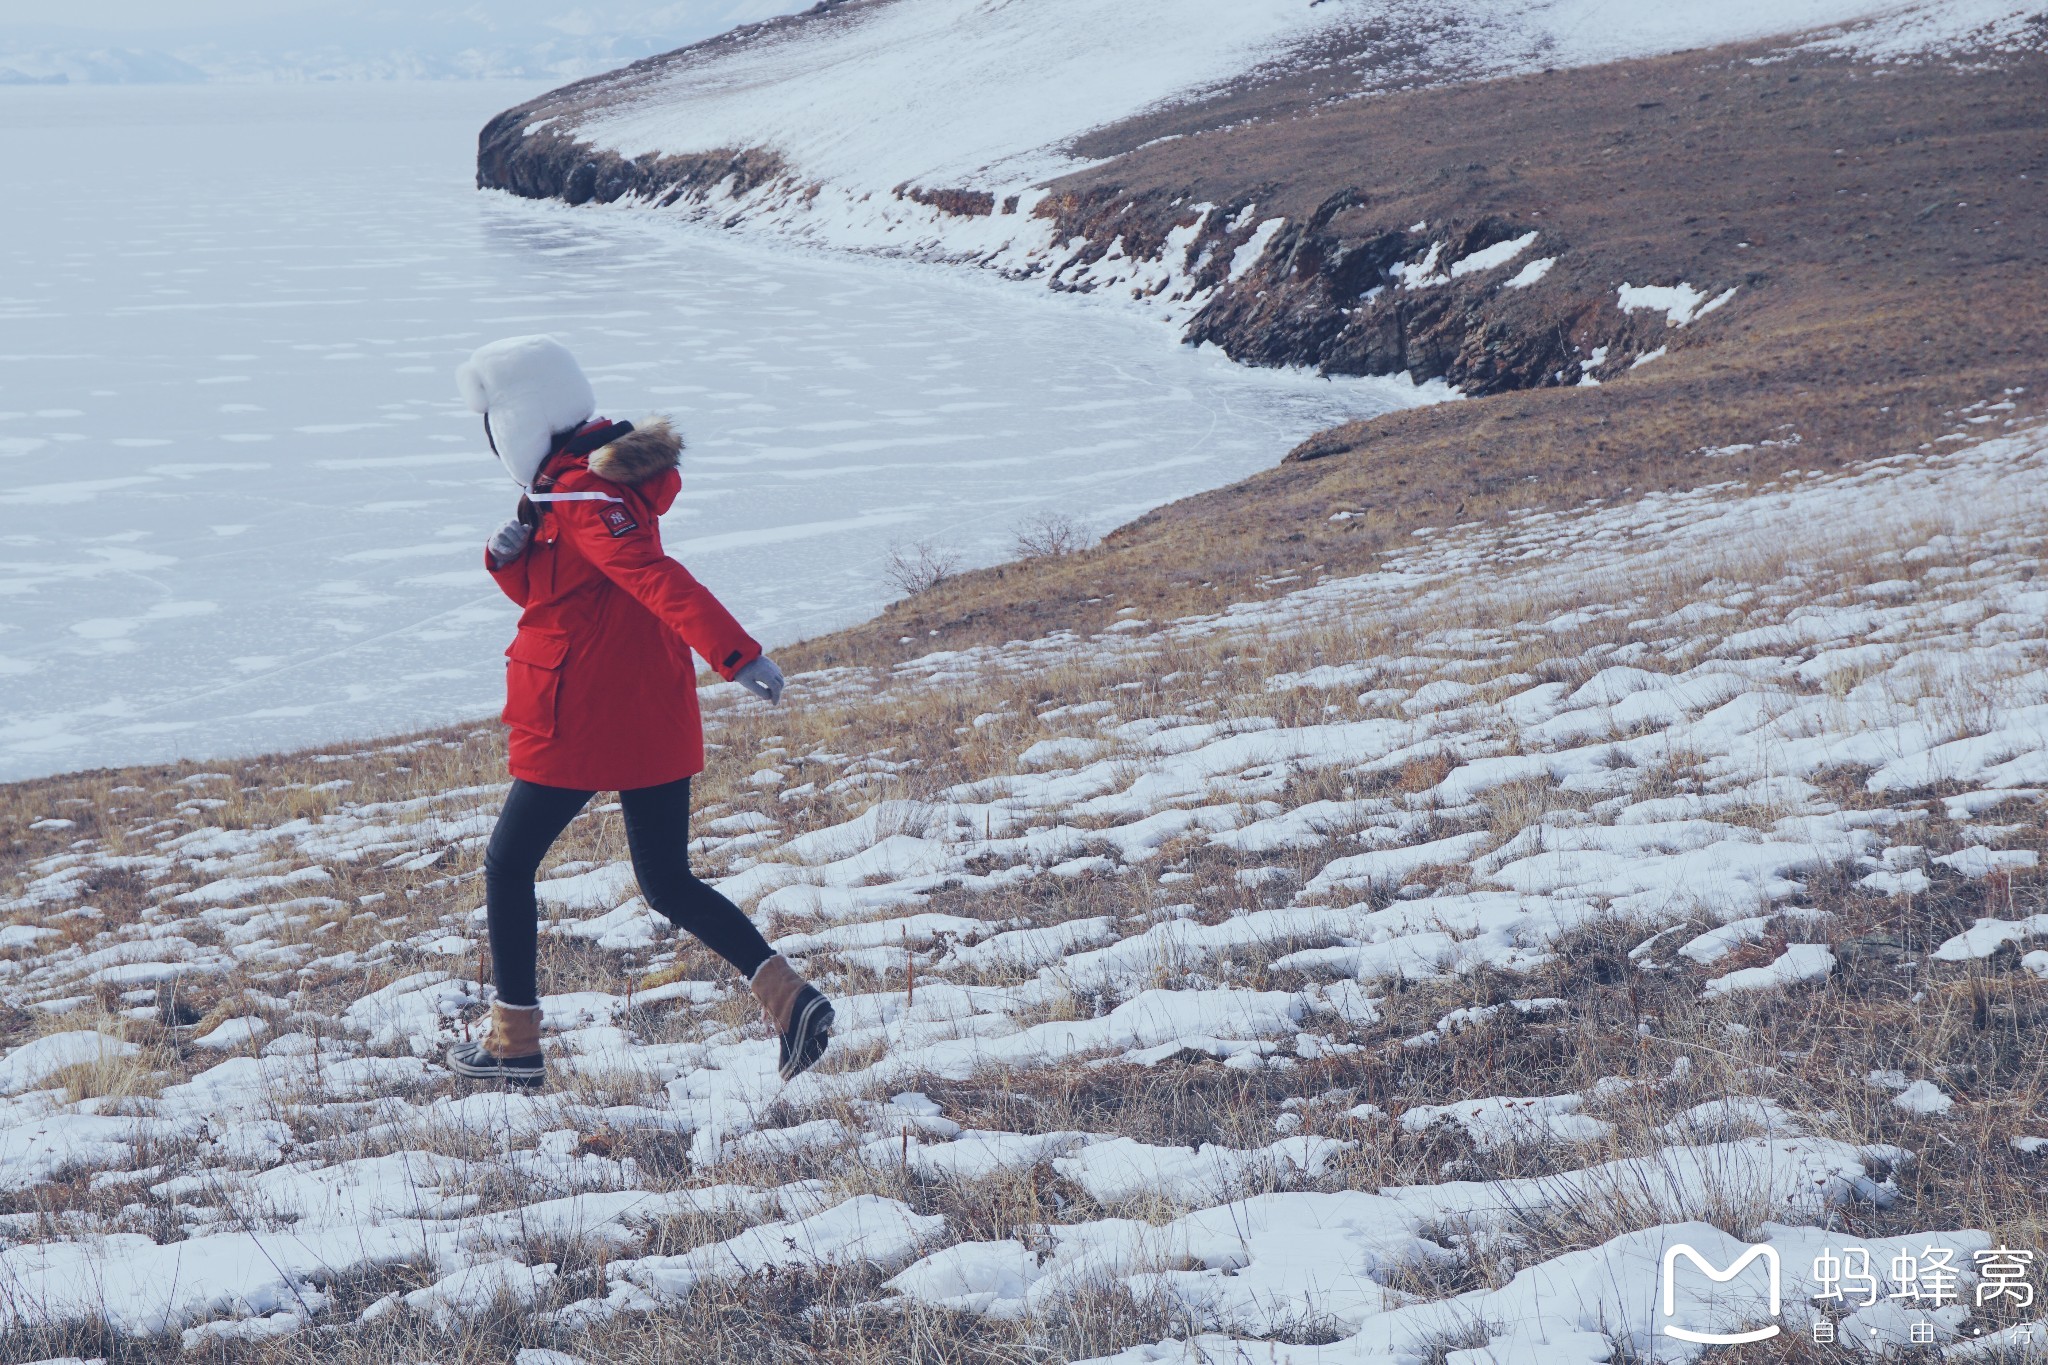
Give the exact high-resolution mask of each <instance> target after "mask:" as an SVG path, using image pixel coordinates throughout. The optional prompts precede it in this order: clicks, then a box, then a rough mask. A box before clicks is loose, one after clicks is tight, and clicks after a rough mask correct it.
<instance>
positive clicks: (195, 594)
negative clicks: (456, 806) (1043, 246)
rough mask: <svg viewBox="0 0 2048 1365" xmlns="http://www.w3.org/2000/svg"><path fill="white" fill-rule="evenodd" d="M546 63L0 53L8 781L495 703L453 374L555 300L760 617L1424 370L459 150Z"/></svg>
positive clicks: (1262, 446) (990, 544) (1349, 407)
mask: <svg viewBox="0 0 2048 1365" xmlns="http://www.w3.org/2000/svg"><path fill="white" fill-rule="evenodd" d="M529 93H531V88H530V87H523V88H511V87H505V86H478V85H449V86H423V85H404V84H393V85H386V86H379V87H374V88H361V87H356V88H333V87H288V88H283V87H281V88H246V89H233V88H228V89H221V88H197V89H136V90H122V89H68V90H67V89H35V90H4V91H0V148H4V151H5V155H6V159H7V165H8V167H9V170H10V174H11V176H12V177H13V183H14V184H15V186H16V189H17V192H18V195H19V197H20V199H21V202H22V205H23V206H24V207H21V208H19V209H18V211H16V212H15V213H14V214H12V215H11V217H10V223H9V229H8V233H7V237H6V242H5V245H4V247H0V261H4V266H0V273H4V276H5V280H6V283H5V284H4V285H0V318H4V319H5V325H6V327H7V329H8V341H7V343H6V347H5V350H6V352H7V354H6V356H5V360H6V363H5V366H4V368H0V470H4V472H5V474H6V478H5V481H4V486H0V600H4V601H5V604H6V605H5V608H4V611H0V679H4V688H5V693H6V696H7V700H8V707H7V714H6V715H5V717H0V780H5V779H9V778H19V777H24V776H28V775H30V774H35V773H45V772H52V771H57V770H61V769H67V768H80V767H87V766H93V765H103V764H122V763H132V762H142V761H150V760H156V759H164V758H171V757H178V756H186V757H192V756H217V755H223V754H229V753H246V752H251V751H255V750H260V749H265V748H288V747H294V746H298V745H304V744H309V743H317V742H321V741H324V740H329V739H335V738H339V737H343V736H351V735H363V734H388V733H392V732H394V731H398V730H402V729H406V728H408V727H414V726H420V725H426V724H434V723H440V722H444V721H449V720H454V719H458V718H462V717H467V716H475V715H482V714H485V713H487V712H489V711H491V710H494V709H495V707H496V705H497V701H498V696H499V691H500V688H501V686H502V664H501V662H500V660H499V657H498V656H499V652H500V650H501V649H502V648H503V645H504V642H505V640H506V639H507V638H509V634H510V623H511V619H512V610H511V608H510V605H509V604H508V603H506V602H505V601H503V600H502V598H500V597H499V595H498V594H497V592H496V591H495V590H494V589H493V588H492V587H491V585H490V583H489V582H488V580H487V578H486V577H485V575H484V574H483V572H482V570H481V568H480V551H479V550H478V546H479V545H480V544H481V542H482V540H483V538H484V536H485V535H486V534H487V533H488V531H489V530H490V529H491V528H492V527H495V526H496V525H497V524H498V523H499V522H500V521H501V520H502V519H503V518H504V517H506V516H507V515H509V513H510V510H511V504H512V501H513V493H514V490H513V489H512V487H511V486H510V485H509V484H508V483H507V482H506V481H505V480H504V478H503V477H502V475H500V474H499V473H498V472H497V467H496V465H495V464H494V463H493V462H492V461H491V460H490V457H489V455H488V453H487V452H486V451H485V450H484V449H483V445H482V433H481V432H480V430H479V429H478V425H477V423H476V420H475V419H474V417H472V416H471V415H470V413H469V412H468V411H467V410H466V409H465V408H464V407H463V405H462V404H461V402H460V401H459V400H458V399H457V398H456V395H455V392H454V384H453V380H452V378H451V375H452V372H453V369H454V366H455V364H456V363H457V362H458V361H459V360H460V359H461V358H463V357H464V356H465V355H466V354H467V353H468V351H469V350H470V349H471V348H472V347H474V346H476V345H477V344H479V343H481V342H483V341H486V340H490V339H493V338H496V337H499V336H503V335H507V334H515V333H520V332H531V331H551V332H554V333H556V334H557V335H559V336H561V337H562V338H563V339H564V340H566V341H567V342H569V343H570V345H571V346H573V347H574V348H575V349H576V350H577V351H578V352H579V353H580V354H581V356H582V358H583V360H584V362H585V364H586V366H587V367H588V368H589V369H590V371H591V373H592V376H593V379H594V381H595V383H596V387H597V391H598V395H599V399H600V402H601V404H602V405H603V407H604V410H605V411H606V412H607V413H609V414H611V415H614V416H619V417H627V418H631V417H636V416H639V415H641V414H644V413H646V412H649V411H656V410H665V411H668V412H670V413H672V414H674V415H675V416H676V417H677V418H678V419H679V422H680V425H681V426H682V427H683V429H684V430H685V432H686V433H687V435H688V437H689V439H690V443H691V448H690V453H689V455H688V456H687V457H686V461H685V465H684V473H685V477H686V484H685V490H684V494H683V497H682V500H681V501H680V503H679V504H678V506H677V509H676V511H675V512H674V513H673V514H671V516H670V517H669V518H668V520H667V523H666V526H665V530H666V532H667V535H668V540H669V544H670V548H671V549H673V550H675V551H676V552H678V553H679V554H680V555H681V556H683V557H684V558H686V559H687V561H688V562H689V563H690V564H691V566H692V567H693V569H695V570H696V571H697V572H698V573H699V574H700V576H702V577H703V578H704V579H705V580H706V581H707V582H709V583H710V584H711V585H712V586H713V587H714V588H715V589H717V590H718V591H719V592H720V593H721V594H722V595H723V596H724V597H725V599H726V600H727V602H729V603H730V604H731V605H732V606H733V607H734V609H735V610H736V611H737V612H738V614H739V616H740V618H741V619H742V620H743V621H745V622H746V623H747V624H748V625H749V626H750V627H751V628H752V629H754V630H755V631H756V632H757V633H758V634H760V635H761V636H762V637H763V638H764V639H766V640H768V641H771V642H780V641H786V640H789V639H791V638H794V637H797V636H800V635H806V634H813V633H816V632H819V631H821V630H824V629H826V628H828V627H831V626H835V625H840V624H845V623H847V622H850V621H853V620H857V619H860V618H862V617H865V616H867V615H869V614H871V613H872V612H874V611H875V610H876V609H878V608H879V607H880V606H881V604H882V603H883V602H884V601H886V600H888V599H889V598H891V597H894V596H896V595H898V593H897V592H896V590H895V589H893V588H892V587H891V586H890V585H889V584H888V582H887V581H886V579H885V577H884V573H883V566H884V561H885V558H886V552H887V547H888V545H889V543H890V542H891V541H892V540H895V539H898V538H902V539H914V538H922V537H930V538H934V539H936V540H939V541H941V542H943V543H946V544H948V545H950V546H951V547H953V548H956V549H958V550H959V551H961V552H963V553H964V556H965V558H966V559H967V561H968V562H970V563H974V562H984V563H985V562H989V561H992V560H997V559H1005V558H1009V557H1010V556H1011V555H1012V554H1013V553H1014V552H1013V550H1012V549H1011V537H1012V534H1013V532H1014V529H1015V528H1016V526H1017V525H1018V524H1019V523H1020V522H1022V521H1024V520H1025V519H1027V518H1028V517H1030V516H1031V515H1033V514H1035V513H1039V512H1046V511H1054V512H1063V513H1067V514H1070V515H1072V516H1074V517H1076V518H1077V519H1079V520H1082V521H1085V522H1087V523H1090V524H1092V525H1093V526H1094V528H1095V529H1096V530H1098V531H1101V530H1107V529H1108V528H1109V527H1111V526H1113V525H1115V524H1117V523H1119V522H1122V521H1124V520H1128V519H1129V518H1130V517H1132V516H1134V515H1136V514H1137V513H1139V512H1140V511H1143V510H1144V509H1146V508H1149V507H1152V506H1156V505H1157V504H1159V503H1161V502H1165V501H1168V500H1170V499H1172V498H1175V497H1178V496H1181V495H1183V494H1186V493H1189V492H1192V491H1195V490H1197V489H1201V488H1207V487H1213V486H1216V485H1219V484H1223V483H1227V482H1229V481H1231V480H1233V479H1236V478H1239V477H1241V476H1243V475H1245V474H1247V473H1249V472H1251V471H1252V470H1254V469H1257V468H1260V467H1263V466H1266V465H1270V464H1271V463H1272V462H1273V461H1274V460H1276V459H1277V458H1278V457H1279V455H1280V454H1281V453H1282V452H1284V451H1285V450H1286V448H1287V447H1288V446H1289V445H1291V444H1292V443H1293V442H1294V441H1296V440H1298V439H1300V438H1301V437H1303V436H1305V435H1307V434H1308V433H1310V432H1312V431H1314V430H1316V429H1318V428H1320V427H1323V426H1326V425H1329V424H1331V423H1334V422H1337V421H1341V420H1345V419H1348V418H1350V417H1353V416H1358V415H1363V414H1368V413H1373V412H1379V411H1384V410H1386V409H1387V408H1389V407H1391V406H1394V405H1396V404H1398V403H1401V402H1405V401H1412V399H1413V394H1412V393H1410V392H1404V391H1403V386H1402V385H1400V384H1387V383H1378V382H1369V381H1351V382H1340V383H1337V384H1330V383H1325V382H1321V381H1316V380H1311V379H1307V378H1304V377H1301V376H1294V375H1284V374H1273V373H1255V372H1249V371H1245V370H1242V369H1240V368H1238V367H1235V366H1232V365H1230V364H1228V363H1227V362H1225V361H1223V360H1222V359H1221V358H1220V357H1217V356H1215V355H1213V354H1210V355H1202V354H1195V353H1192V352H1190V351H1188V350H1186V349H1185V348H1178V347H1175V346H1173V345H1171V344H1170V341H1169V339H1168V338H1167V337H1165V336H1164V335H1162V334H1160V333H1159V332H1158V330H1157V329H1156V328H1153V327H1150V326H1148V325H1147V324H1146V323H1144V322H1143V321H1142V320H1139V319H1136V318H1132V317H1128V316H1124V315H1122V314H1119V313H1116V312H1113V311H1110V310H1107V309H1105V308H1103V307H1089V306H1086V305H1079V306H1077V305H1076V304H1075V303H1074V302H1073V301H1061V300H1054V299H1049V298H1045V297H1042V296H1040V295H1038V294H1037V293H1035V292H1033V291H1017V290H1008V289H1004V288H1001V287H1000V286H998V285H996V284H994V283H993V282H990V281H987V280H980V279H961V278H954V277H951V276H946V275H940V274H935V273H931V272H927V271H923V270H920V269H919V268H917V267H913V266H907V265H900V264H895V263H888V262H872V261H869V262H863V261H857V260H850V259H846V258H833V259H826V258H819V257H805V256H802V255H799V254H795V253H791V252H788V251H786V250H784V251H769V250H764V249H760V248H758V247H751V246H748V245H746V244H744V243H741V242H737V241H734V240H732V239H730V238H724V237H719V236H717V235H715V234H710V233H704V232H696V231H692V230H690V229H678V228H676V227H674V226H672V225H659V224H654V223H649V222H645V221H634V220H630V219H627V218H625V217H621V216H615V217H611V218H603V219H599V218H592V217H589V216H574V215H571V214H570V213H569V212H568V211H566V210H562V209H559V208H550V207H546V206H536V205H528V204H523V203H520V202H518V201H513V200H510V199H507V198H505V197H503V196H498V195H479V194H477V193H476V192H475V191H474V189H473V188H471V174H472V166H471V163H470V157H471V155H472V149H473V147H474V139H475V130H476V128H477V127H478V126H479V125H480V124H481V123H482V122H483V120H484V119H485V118H487V117H488V116H489V115H490V114H491V113H492V112H493V111H495V110H497V109H499V108H502V107H504V106H505V105H506V104H509V103H513V102H516V101H517V100H518V99H520V98H522V97H524V96H525V95H526V94H529Z"/></svg>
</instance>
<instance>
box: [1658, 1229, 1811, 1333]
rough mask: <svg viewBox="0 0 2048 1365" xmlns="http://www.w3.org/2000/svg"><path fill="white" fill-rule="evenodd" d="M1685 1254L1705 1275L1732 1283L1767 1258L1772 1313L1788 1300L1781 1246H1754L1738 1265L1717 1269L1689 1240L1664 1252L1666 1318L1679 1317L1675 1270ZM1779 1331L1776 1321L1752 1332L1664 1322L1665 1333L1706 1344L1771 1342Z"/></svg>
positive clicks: (1718, 1282)
mask: <svg viewBox="0 0 2048 1365" xmlns="http://www.w3.org/2000/svg"><path fill="white" fill-rule="evenodd" d="M1681 1256H1683V1257H1684V1258H1685V1259H1686V1260H1688V1261H1691V1262H1692V1263H1693V1265H1694V1266H1695V1267H1697V1268H1698V1269H1699V1271H1700V1273H1701V1274H1703V1275H1705V1276H1706V1277H1707V1278H1708V1279H1710V1280H1712V1281H1713V1282H1714V1283H1715V1284H1726V1283H1728V1281H1730V1280H1732V1279H1734V1278H1735V1277H1736V1276H1737V1275H1740V1274H1741V1273H1742V1272H1743V1270H1744V1269H1745V1268H1747V1267H1748V1265H1749V1263H1750V1262H1751V1261H1755V1260H1761V1261H1763V1263H1764V1269H1765V1271H1766V1272H1767V1273H1768V1274H1769V1275H1770V1278H1771V1316H1772V1317H1776V1316H1777V1315H1778V1311H1779V1309H1780V1308H1781V1307H1782V1305H1783V1301H1784V1275H1783V1272H1782V1271H1781V1269H1780V1268H1779V1265H1778V1249H1777V1248H1776V1247H1769V1246H1761V1247H1751V1248H1750V1249H1749V1250H1747V1251H1745V1252H1743V1253H1742V1254H1741V1255H1740V1256H1738V1257H1736V1258H1735V1264H1734V1265H1731V1266H1729V1267H1728V1268H1727V1269H1726V1270H1716V1269H1715V1268H1714V1267H1713V1265H1712V1264H1711V1263H1709V1262H1708V1260H1707V1258H1706V1257H1704V1256H1702V1255H1700V1254H1699V1252H1697V1251H1694V1250H1693V1249H1692V1248H1691V1247H1689V1246H1687V1245H1686V1244H1685V1243H1683V1242H1680V1243H1678V1244H1677V1245H1676V1246H1673V1247H1672V1248H1670V1249H1669V1250H1668V1251H1666V1252H1665V1253H1664V1316H1665V1317H1666V1318H1673V1317H1676V1316H1678V1282H1677V1277H1676V1275H1675V1274H1674V1273H1673V1272H1674V1270H1675V1269H1676V1268H1677V1265H1678V1258H1679V1257H1681ZM1779 1331H1780V1328H1779V1326H1778V1324H1777V1323H1775V1322H1774V1323H1772V1324H1771V1325H1770V1326H1768V1327H1758V1328H1755V1329H1753V1330H1751V1331H1748V1332H1700V1331H1695V1330H1693V1329H1692V1328H1690V1327H1680V1326H1679V1325H1678V1324H1677V1323H1675V1322H1666V1323H1665V1324H1664V1335H1665V1336H1667V1337H1677V1338H1678V1339H1679V1340H1680V1341H1695V1342H1699V1343H1700V1344H1702V1345H1706V1346H1739V1345H1741V1344H1742V1343H1743V1342H1745V1341H1768V1340H1769V1339H1770V1338H1772V1337H1774V1336H1776V1335H1778V1332H1779Z"/></svg>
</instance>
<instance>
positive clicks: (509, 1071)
mask: <svg viewBox="0 0 2048 1365" xmlns="http://www.w3.org/2000/svg"><path fill="white" fill-rule="evenodd" d="M445 1060H446V1062H447V1065H448V1069H449V1070H450V1071H452V1072H454V1073H455V1074H456V1075H458V1076H461V1077H464V1078H465V1079H467V1080H472V1081H504V1082H506V1083H507V1084H510V1085H520V1086H527V1087H532V1086H538V1085H539V1084H540V1083H541V1082H542V1081H544V1080H546V1079H547V1068H546V1066H545V1065H544V1064H543V1063H542V1061H541V1059H540V1058H538V1057H533V1058H527V1057H515V1058H511V1059H509V1060H504V1061H500V1060H498V1059H495V1058H493V1059H492V1060H491V1061H490V1062H488V1063H480V1062H472V1061H468V1060H466V1059H464V1058H462V1057H458V1056H453V1055H451V1056H449V1057H447V1058H446V1059H445Z"/></svg>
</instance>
